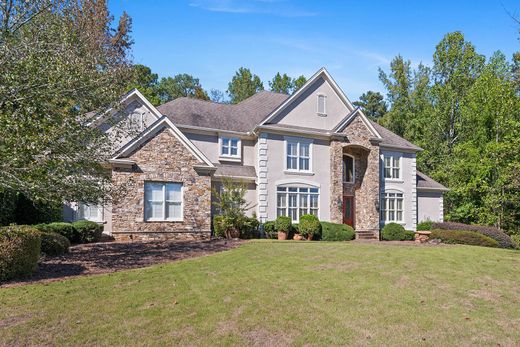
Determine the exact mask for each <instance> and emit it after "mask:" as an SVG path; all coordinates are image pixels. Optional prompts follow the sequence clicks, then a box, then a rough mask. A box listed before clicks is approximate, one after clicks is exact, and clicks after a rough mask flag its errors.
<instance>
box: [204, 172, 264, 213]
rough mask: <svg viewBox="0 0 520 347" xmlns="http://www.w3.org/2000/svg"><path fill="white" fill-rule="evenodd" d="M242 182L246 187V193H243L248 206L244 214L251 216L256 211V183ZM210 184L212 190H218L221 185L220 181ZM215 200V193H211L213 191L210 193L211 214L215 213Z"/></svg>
mask: <svg viewBox="0 0 520 347" xmlns="http://www.w3.org/2000/svg"><path fill="white" fill-rule="evenodd" d="M244 184H245V186H246V189H247V190H246V195H245V199H246V204H247V206H248V207H249V208H248V210H247V211H246V215H247V216H249V217H251V216H252V215H253V213H257V197H256V184H255V183H253V182H244ZM211 186H212V188H213V191H217V192H219V191H220V189H221V187H222V182H221V181H213V182H212V183H211ZM215 201H216V195H215V194H213V192H212V195H211V204H212V210H211V211H212V214H213V216H214V215H215V214H216V213H217V208H216V206H215V205H214V203H215Z"/></svg>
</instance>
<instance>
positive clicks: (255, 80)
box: [227, 67, 264, 104]
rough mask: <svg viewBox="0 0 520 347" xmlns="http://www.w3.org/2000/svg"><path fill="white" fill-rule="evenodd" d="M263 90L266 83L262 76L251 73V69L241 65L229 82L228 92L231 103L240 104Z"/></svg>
mask: <svg viewBox="0 0 520 347" xmlns="http://www.w3.org/2000/svg"><path fill="white" fill-rule="evenodd" d="M261 90H264V84H263V83H262V81H261V80H260V77H258V76H257V75H254V74H253V73H251V71H250V70H249V69H247V68H244V67H241V68H239V69H238V71H237V72H236V73H235V75H234V76H233V78H232V79H231V82H229V84H228V90H227V93H228V94H229V97H230V99H231V103H232V104H238V103H239V102H240V101H242V100H245V99H247V98H249V97H250V96H253V95H254V94H256V93H257V92H259V91H261Z"/></svg>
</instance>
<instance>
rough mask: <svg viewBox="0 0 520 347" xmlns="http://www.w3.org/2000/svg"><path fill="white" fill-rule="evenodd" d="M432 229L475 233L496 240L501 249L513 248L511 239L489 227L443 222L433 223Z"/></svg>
mask: <svg viewBox="0 0 520 347" xmlns="http://www.w3.org/2000/svg"><path fill="white" fill-rule="evenodd" d="M432 229H443V230H467V231H475V232H477V233H479V234H482V235H486V236H488V237H491V238H492V239H494V240H497V241H498V243H499V245H500V247H502V248H513V242H512V241H511V237H510V236H509V235H507V234H506V233H505V232H503V231H502V230H500V229H498V228H494V227H490V226H485V225H473V224H464V223H455V222H443V223H433V224H432Z"/></svg>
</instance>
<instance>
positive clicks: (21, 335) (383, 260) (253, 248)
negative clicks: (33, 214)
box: [0, 241, 520, 346]
mask: <svg viewBox="0 0 520 347" xmlns="http://www.w3.org/2000/svg"><path fill="white" fill-rule="evenodd" d="M519 326H520V252H518V251H512V250H502V249H494V248H481V247H471V246H439V247H421V246H405V245H394V244H385V243H380V244H360V243H326V242H289V241H287V242H277V241H253V242H249V243H247V244H245V245H243V246H241V247H239V248H237V249H234V250H231V251H226V252H222V253H218V254H214V255H211V256H207V257H201V258H195V259H188V260H183V261H179V262H175V263H170V264H163V265H157V266H153V267H149V268H144V269H139V270H131V271H123V272H118V273H114V274H106V275H96V276H88V277H81V278H77V279H72V280H66V281H61V282H53V283H49V284H36V285H26V286H19V287H14V288H4V289H0V345H8V346H13V345H82V346H84V345H142V346H144V345H147V346H148V345H297V346H301V345H323V346H328V345H345V344H350V345H394V346H396V345H401V346H403V345H425V346H430V345H466V346H469V345H493V346H497V345H500V346H509V345H518V344H520V329H519V328H518V327H519Z"/></svg>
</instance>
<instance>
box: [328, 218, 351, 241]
mask: <svg viewBox="0 0 520 347" xmlns="http://www.w3.org/2000/svg"><path fill="white" fill-rule="evenodd" d="M355 237H356V232H355V231H354V228H352V227H351V226H350V225H347V224H336V223H330V222H321V239H322V240H323V241H350V240H354V238H355Z"/></svg>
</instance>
